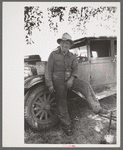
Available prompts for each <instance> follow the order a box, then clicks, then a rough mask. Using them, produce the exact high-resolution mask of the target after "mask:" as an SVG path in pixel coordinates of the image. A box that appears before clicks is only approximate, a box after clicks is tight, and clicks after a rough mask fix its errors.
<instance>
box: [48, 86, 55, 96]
mask: <svg viewBox="0 0 123 150" xmlns="http://www.w3.org/2000/svg"><path fill="white" fill-rule="evenodd" d="M49 92H50V93H51V94H53V93H54V92H55V90H54V87H53V86H50V87H49Z"/></svg>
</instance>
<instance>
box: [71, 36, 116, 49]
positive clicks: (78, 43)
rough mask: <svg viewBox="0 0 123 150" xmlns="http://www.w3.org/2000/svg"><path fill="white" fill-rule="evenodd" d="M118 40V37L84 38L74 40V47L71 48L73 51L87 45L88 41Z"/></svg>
mask: <svg viewBox="0 0 123 150" xmlns="http://www.w3.org/2000/svg"><path fill="white" fill-rule="evenodd" d="M116 38H117V37H116V36H99V37H83V38H80V39H77V40H74V45H73V46H72V47H71V49H73V48H76V47H79V46H84V45H86V42H87V41H88V40H111V39H116Z"/></svg>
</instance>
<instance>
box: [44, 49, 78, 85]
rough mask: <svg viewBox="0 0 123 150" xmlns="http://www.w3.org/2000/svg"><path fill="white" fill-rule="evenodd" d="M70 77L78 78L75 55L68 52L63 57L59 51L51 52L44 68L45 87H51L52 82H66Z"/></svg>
mask: <svg viewBox="0 0 123 150" xmlns="http://www.w3.org/2000/svg"><path fill="white" fill-rule="evenodd" d="M71 76H75V77H78V60H77V58H76V55H75V54H73V53H71V52H70V51H68V52H67V53H66V54H65V55H63V53H62V51H61V49H58V50H56V51H53V52H52V53H51V54H50V56H49V59H48V63H47V66H46V71H45V82H46V86H48V87H50V86H52V85H53V81H54V80H62V81H64V82H66V81H67V80H68V79H69V78H70V77H71Z"/></svg>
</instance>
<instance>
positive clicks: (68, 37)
mask: <svg viewBox="0 0 123 150" xmlns="http://www.w3.org/2000/svg"><path fill="white" fill-rule="evenodd" d="M61 40H63V41H70V43H71V46H73V45H74V42H73V40H72V37H71V36H70V35H69V34H68V33H64V34H63V35H62V38H61V39H57V43H58V44H60V42H61Z"/></svg>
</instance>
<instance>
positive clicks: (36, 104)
mask: <svg viewBox="0 0 123 150" xmlns="http://www.w3.org/2000/svg"><path fill="white" fill-rule="evenodd" d="M25 119H26V121H27V123H28V124H29V125H30V126H31V128H33V129H35V130H47V129H49V128H51V127H53V126H54V125H55V124H56V123H57V122H58V120H59V119H58V109H57V105H56V100H55V97H54V96H53V95H51V94H50V93H49V92H48V90H47V88H46V86H44V85H38V86H37V87H35V88H33V89H31V90H29V91H28V93H27V94H26V95H25Z"/></svg>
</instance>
